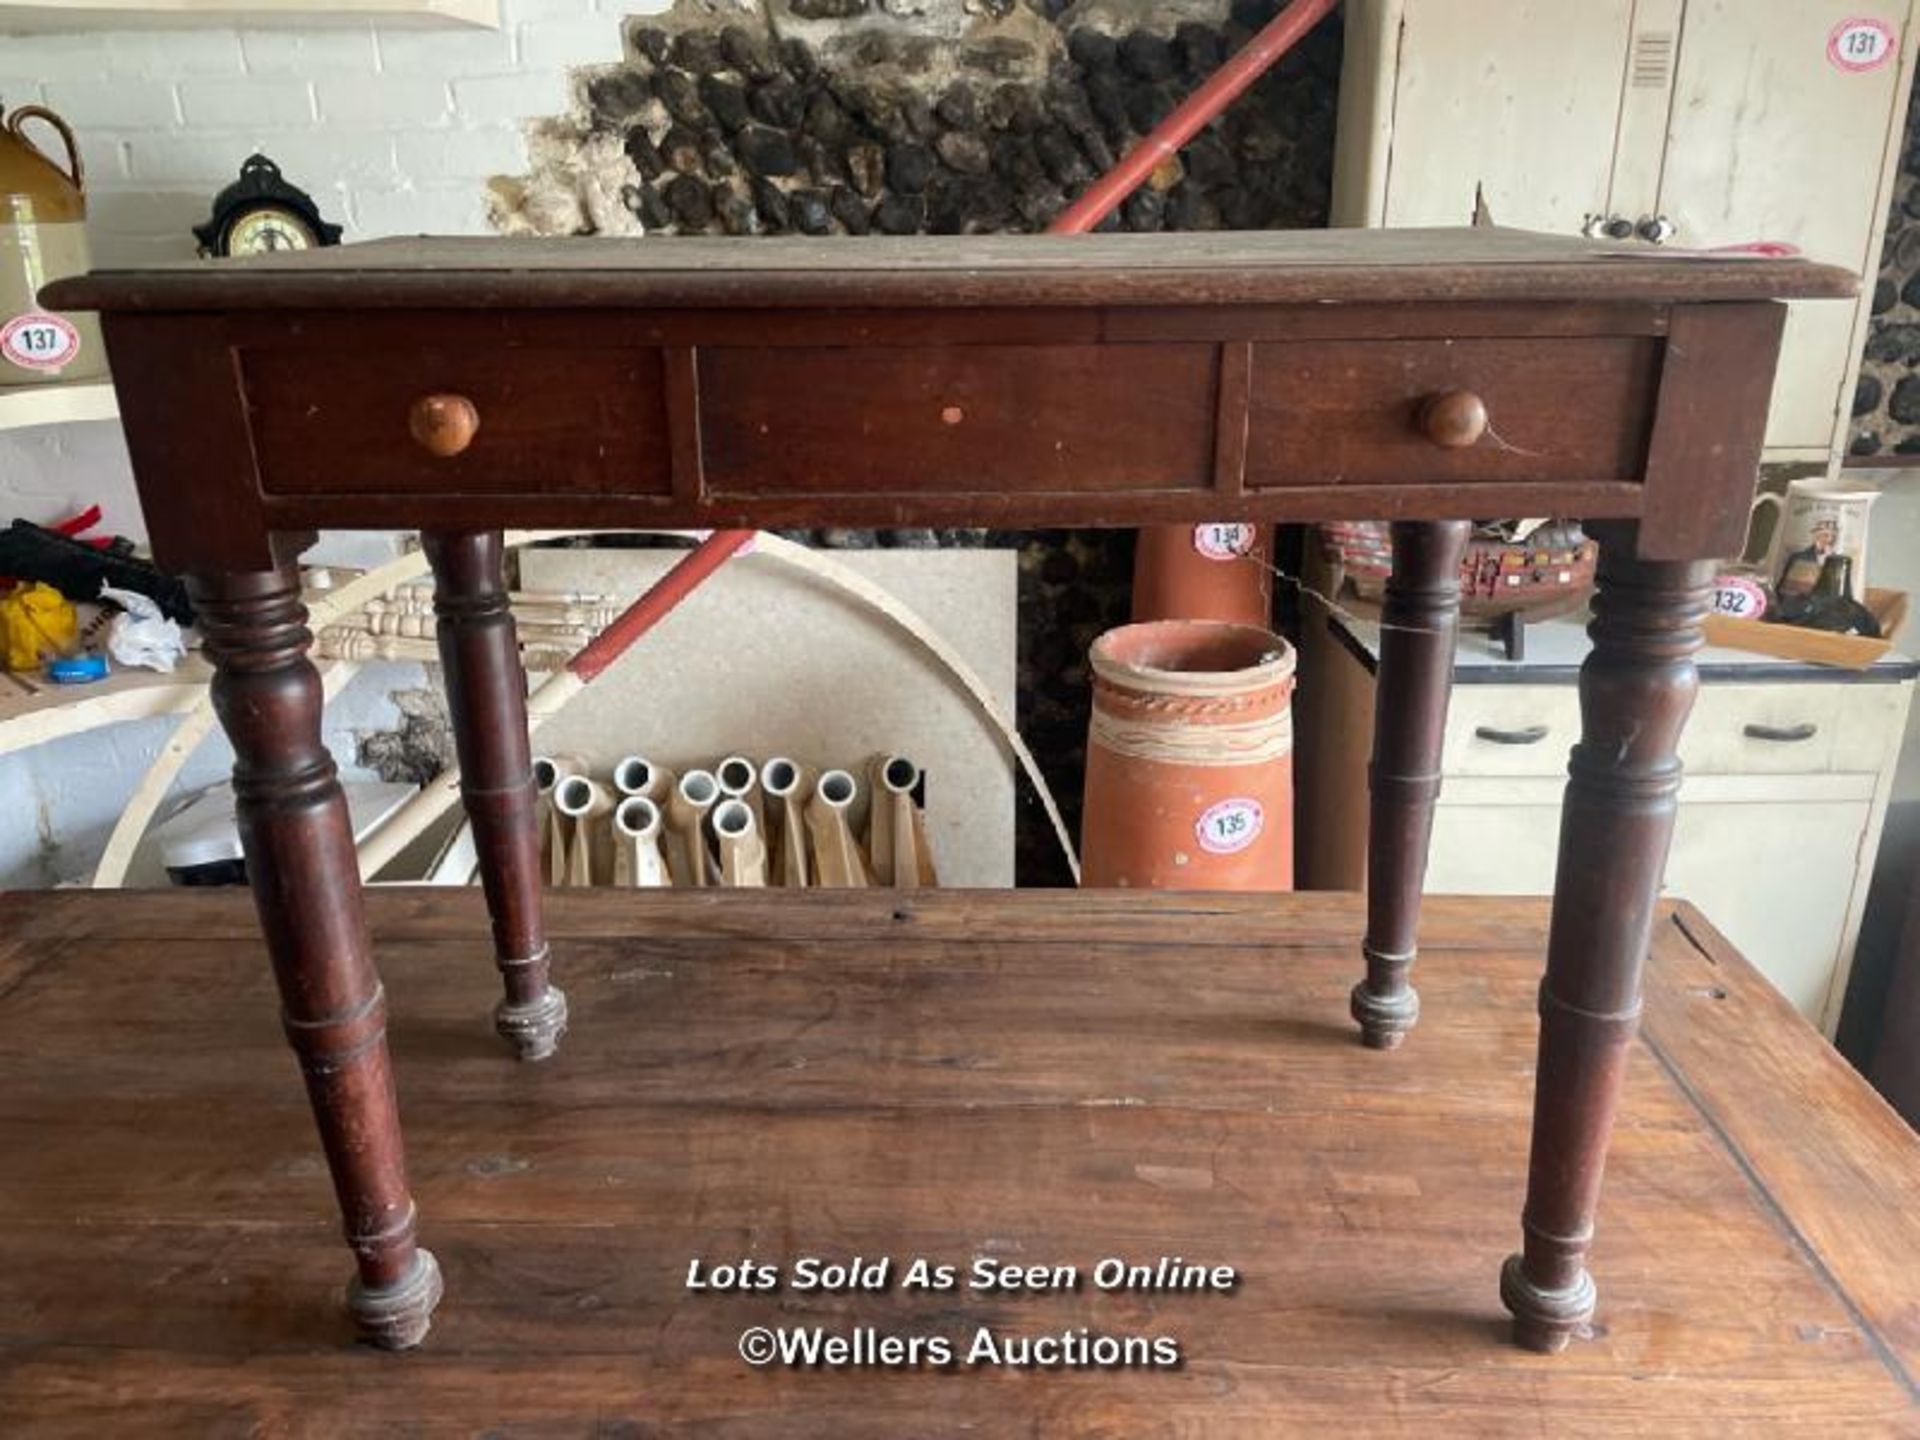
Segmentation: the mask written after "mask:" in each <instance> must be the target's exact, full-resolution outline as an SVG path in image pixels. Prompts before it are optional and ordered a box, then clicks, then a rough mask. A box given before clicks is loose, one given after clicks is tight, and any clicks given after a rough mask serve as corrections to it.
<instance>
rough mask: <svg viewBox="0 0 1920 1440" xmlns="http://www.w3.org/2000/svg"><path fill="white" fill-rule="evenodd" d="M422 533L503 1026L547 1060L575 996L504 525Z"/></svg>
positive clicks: (528, 1052)
mask: <svg viewBox="0 0 1920 1440" xmlns="http://www.w3.org/2000/svg"><path fill="white" fill-rule="evenodd" d="M421 538H422V542H423V543H424V545H425V546H426V551H427V558H428V559H429V560H430V561H431V562H432V564H433V578H434V591H433V608H434V612H435V614H436V615H438V617H439V624H438V626H437V627H436V628H437V633H438V636H439V641H440V662H441V664H442V665H443V666H444V667H445V668H446V672H447V700H448V707H449V709H450V710H451V711H452V713H453V738H454V746H455V748H456V750H457V751H458V753H459V757H460V798H461V801H462V802H463V803H464V804H465V806H466V811H467V819H468V820H469V821H470V822H471V823H472V825H473V839H474V848H475V849H476V851H477V852H478V853H479V856H480V883H481V885H482V887H483V888H484V889H485V890H486V893H487V909H488V911H489V912H490V913H491V914H492V916H493V952H494V960H495V963H496V964H498V965H499V967H500V976H501V979H502V981H503V982H504V984H505V986H506V996H505V998H504V999H503V1000H501V1002H500V1005H499V1008H498V1009H497V1010H496V1011H495V1012H494V1025H495V1027H496V1028H497V1029H498V1030H499V1032H500V1033H501V1035H503V1036H505V1037H506V1038H507V1039H508V1040H510V1041H512V1042H513V1044H514V1045H515V1047H516V1048H517V1049H518V1050H519V1052H520V1058H521V1059H522V1060H544V1059H545V1058H546V1057H547V1056H549V1055H551V1054H553V1052H554V1049H555V1047H557V1046H558V1045H559V1043H560V1036H561V1034H562V1033H563V1032H564V1031H565V1030H566V1028H567V997H566V995H565V994H564V993H563V992H562V991H561V989H560V987H559V986H557V985H554V984H552V983H550V981H549V980H548V954H547V936H546V925H545V921H544V919H543V917H542V915H541V896H540V880H541V875H540V835H539V831H538V829H537V827H536V821H535V811H534V786H533V759H532V756H531V755H530V754H529V753H528V748H527V678H526V672H525V670H524V668H523V667H522V666H521V663H520V647H519V642H518V641H517V639H516V638H515V635H514V627H513V612H512V610H511V609H510V608H509V606H508V603H507V586H506V577H505V572H504V569H503V566H502V559H503V555H504V548H505V547H504V545H503V543H502V540H501V535H500V532H499V531H498V530H486V531H471V532H460V533H453V532H428V533H427V534H425V535H423V536H422V537H421Z"/></svg>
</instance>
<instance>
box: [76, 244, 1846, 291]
mask: <svg viewBox="0 0 1920 1440" xmlns="http://www.w3.org/2000/svg"><path fill="white" fill-rule="evenodd" d="M1858 287H1859V281H1858V279H1857V277H1855V276H1854V275H1852V274H1850V273H1848V272H1847V271H1845V270H1841V269H1839V268H1837V267H1834V266H1827V265H1816V264H1811V263H1809V262H1806V261H1802V260H1773V259H1758V258H1750V257H1742V258H1728V257H1713V256H1705V255H1692V254H1688V253H1686V252H1682V251H1678V250H1672V249H1666V250H1656V249H1653V248H1651V247H1648V246H1627V245H1613V244H1607V243H1605V242H1596V241H1590V240H1584V239H1581V238H1579V237H1573V236H1555V235H1539V234H1531V233H1528V232H1526V231H1520V230H1502V229H1491V228H1489V229H1471V228H1464V227H1463V228H1455V229H1436V230H1420V229H1404V230H1401V229H1394V230H1293V231H1262V232H1240V233H1214V234H1199V233H1185V234H1165V235H1151V236H1148V235H1124V236H1123V235H1112V236H1102V235H1077V236H1073V237H1071V238H1067V237H1059V236H1043V235H1040V236H1030V235H994V236H937V237H936V236H921V237H881V236H872V237H860V238H854V237H836V238H835V239H833V240H830V241H813V240H807V239H800V238H794V239H783V240H779V241H776V242H773V243H771V244H769V243H767V242H764V241H756V242H753V243H743V242H741V241H727V240H700V239H691V238H688V239H680V238H675V239H665V238H661V239H653V240H650V241H649V242H648V243H647V244H645V245H635V244H633V243H632V242H631V241H627V240H596V239H593V238H580V237H568V238H567V239H565V240H542V239H523V238H516V239H513V240H501V239H498V238H493V237H469V238H441V237H426V238H421V237H416V238H410V239H404V240H390V241H375V242H373V243H371V244H364V245H342V246H335V247H331V248H328V249H325V250H314V251H306V252H303V253H301V254H299V255H295V256H290V257H283V256H274V257H249V258H247V259H243V260H239V261H236V262H234V263H232V264H229V265H222V266H220V267H218V269H217V270H213V269H209V268H208V267H206V266H202V265H195V264H172V265H155V266H149V267H145V268H143V269H139V270H123V271H104V272H97V273H95V274H93V275H90V276H82V277H77V278H73V279H68V280H62V281H59V282H57V283H56V284H55V285H54V286H51V287H49V289H48V291H47V294H46V297H45V299H46V303H47V304H49V305H51V306H54V307H56V308H58V309H66V310H109V311H111V310H130V309H159V310H191V309H196V308H200V307H203V306H204V307H211V308H216V309H229V308H231V309H235V310H244V309H249V308H256V307H257V308H289V307H291V308H303V307H313V308H319V309H328V308H332V307H334V306H337V305H367V306H406V307H414V306H431V307H445V306H458V307H482V308H494V307H501V306H514V305H588V306H592V305H608V304H624V305H631V304H645V305H660V306H677V305H712V304H724V305H752V304H766V305H774V306H810V305H822V304H848V303H852V304H865V305H907V306H928V305H931V306H950V305H952V306H962V307H967V306H974V305H982V304H989V305H991V304H999V305H1011V306H1020V305H1076V304H1085V303H1088V302H1090V301H1092V302H1105V303H1109V304H1116V305H1131V304H1158V303H1174V304H1188V305H1223V304H1250V303H1252V304H1257V303H1262V302H1273V301H1318V300H1323V299H1329V298H1334V299H1350V298H1352V297H1354V296H1356V295H1364V296H1365V297H1366V298H1367V299H1368V300H1369V301H1371V302H1374V303H1391V302H1395V301H1401V300H1416V299H1419V300H1448V301H1455V300H1462V301H1479V300H1500V299H1510V298H1520V297H1524V298H1529V299H1535V300H1612V299H1626V300H1640V301H1660V300H1670V299H1689V300H1708V299H1746V300H1752V299H1774V298H1779V299H1794V298H1802V297H1806V298H1812V297H1816V296H1833V297H1842V298H1844V297H1848V296H1851V295H1853V294H1855V293H1856V292H1857V290H1858Z"/></svg>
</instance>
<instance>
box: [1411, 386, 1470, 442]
mask: <svg viewBox="0 0 1920 1440" xmlns="http://www.w3.org/2000/svg"><path fill="white" fill-rule="evenodd" d="M1420 433H1421V434H1422V435H1425V436H1426V437H1427V439H1429V440H1431V441H1432V442H1433V443H1434V444H1436V445H1438V446H1440V447H1441V448H1442V449H1443V450H1466V449H1469V448H1471V447H1472V446H1474V445H1477V444H1479V443H1480V437H1481V436H1482V435H1484V434H1486V433H1487V402H1486V401H1484V400H1482V399H1481V398H1480V397H1479V396H1478V395H1476V394H1474V393H1473V391H1471V390H1442V391H1440V392H1439V393H1438V394H1436V395H1429V396H1428V397H1427V398H1426V400H1425V401H1424V402H1422V404H1421V406H1420Z"/></svg>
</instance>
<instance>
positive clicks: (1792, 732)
mask: <svg viewBox="0 0 1920 1440" xmlns="http://www.w3.org/2000/svg"><path fill="white" fill-rule="evenodd" d="M1819 732H1820V727H1819V726H1818V725H1816V724H1814V723H1813V722H1812V721H1811V720H1802V721H1801V722H1800V723H1799V724H1798V725H1748V726H1746V727H1745V728H1744V729H1743V730H1742V731H1741V732H1740V733H1741V734H1743V735H1745V736H1746V737H1747V738H1748V739H1749V740H1771V741H1773V742H1774V743H1775V744H1778V745H1797V744H1799V743H1800V742H1801V741H1802V740H1811V739H1812V738H1813V737H1814V736H1815V735H1817V734H1818V733H1819Z"/></svg>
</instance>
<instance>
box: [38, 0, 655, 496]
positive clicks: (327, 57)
mask: <svg viewBox="0 0 1920 1440" xmlns="http://www.w3.org/2000/svg"><path fill="white" fill-rule="evenodd" d="M664 8H665V4H664V0H632V3H619V0H501V24H500V28H499V29H497V30H465V29H461V30H454V29H445V28H433V29H424V28H411V27H406V26H395V25H369V24H365V23H359V22H347V23H343V24H340V25H338V26H326V27H315V28H313V29H305V30H303V29H272V30H246V29H234V28H220V27H212V28H196V29H184V30H171V29H167V30H152V31H145V30H126V31H96V32H89V33H77V34H71V35H20V36H7V37H6V38H5V39H4V41H0V99H4V100H5V101H6V103H7V104H8V105H9V106H12V105H18V104H24V103H27V102H29V101H41V102H43V103H46V104H50V105H52V106H53V107H54V108H55V109H57V110H59V111H60V112H61V114H63V115H64V116H66V118H67V119H68V120H69V121H71V122H72V124H73V125H74V127H75V129H76V130H78V131H79V132H80V135H81V137H82V149H83V154H84V156H85V158H86V161H87V165H88V169H89V172H90V174H89V188H90V189H91V191H92V193H93V207H92V208H93V212H94V220H93V226H92V231H93V247H94V253H95V257H96V258H97V259H98V260H100V261H102V262H104V263H110V264H112V263H128V262H137V261H141V260H151V259H158V258H162V257H163V256H166V255H169V254H171V255H187V254H191V253H192V241H191V239H190V238H189V237H188V235H187V233H186V224H187V223H191V221H194V220H199V219H202V218H204V217H205V212H206V201H207V200H209V199H210V198H211V197H212V194H213V192H214V191H215V190H217V189H218V188H219V185H220V183H222V182H224V181H225V180H229V179H231V178H232V177H233V176H234V175H236V174H238V173H239V168H240V162H241V161H242V160H244V159H246V157H247V156H248V155H249V154H251V153H252V152H253V151H255V150H264V151H265V152H266V153H267V154H269V155H271V156H273V158H274V159H275V160H277V161H278V162H279V163H280V165H281V168H282V169H283V170H285V171H286V173H287V176H288V178H289V179H291V180H293V181H294V182H295V183H296V184H298V185H300V186H301V187H302V188H303V189H306V190H308V191H310V192H311V193H312V194H313V195H314V196H315V198H316V199H318V200H319V201H320V203H321V208H322V210H323V211H324V212H325V213H326V215H327V218H328V219H330V220H335V221H337V222H339V223H340V224H342V225H344V226H345V227H346V230H347V235H348V238H350V239H369V238H373V237H375V236H379V235H390V234H408V233H415V232H420V231H439V232H449V231H453V232H462V231H478V230H481V229H483V228H484V227H485V216H484V213H483V208H482V199H483V196H484V192H485V187H486V182H487V180H488V179H489V178H491V177H492V176H495V175H501V174H514V173H519V172H521V171H523V170H524V169H525V168H526V163H527V160H526V144H525V139H524V134H523V127H524V126H525V124H526V122H528V121H530V120H538V119H542V118H545V117H547V116H550V115H557V114H560V113H561V112H563V111H564V110H565V109H566V107H567V105H568V100H569V96H568V88H567V72H568V71H569V70H570V69H572V68H573V67H575V66H579V65H599V64H608V63H611V62H613V61H616V60H618V59H619V58H620V54H621V40H620V30H621V19H622V17H623V16H626V15H633V14H647V13H650V12H653V11H656V10H659V9H664ZM4 443H5V442H4V441H0V494H4V488H5V475H4V465H5V450H4Z"/></svg>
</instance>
